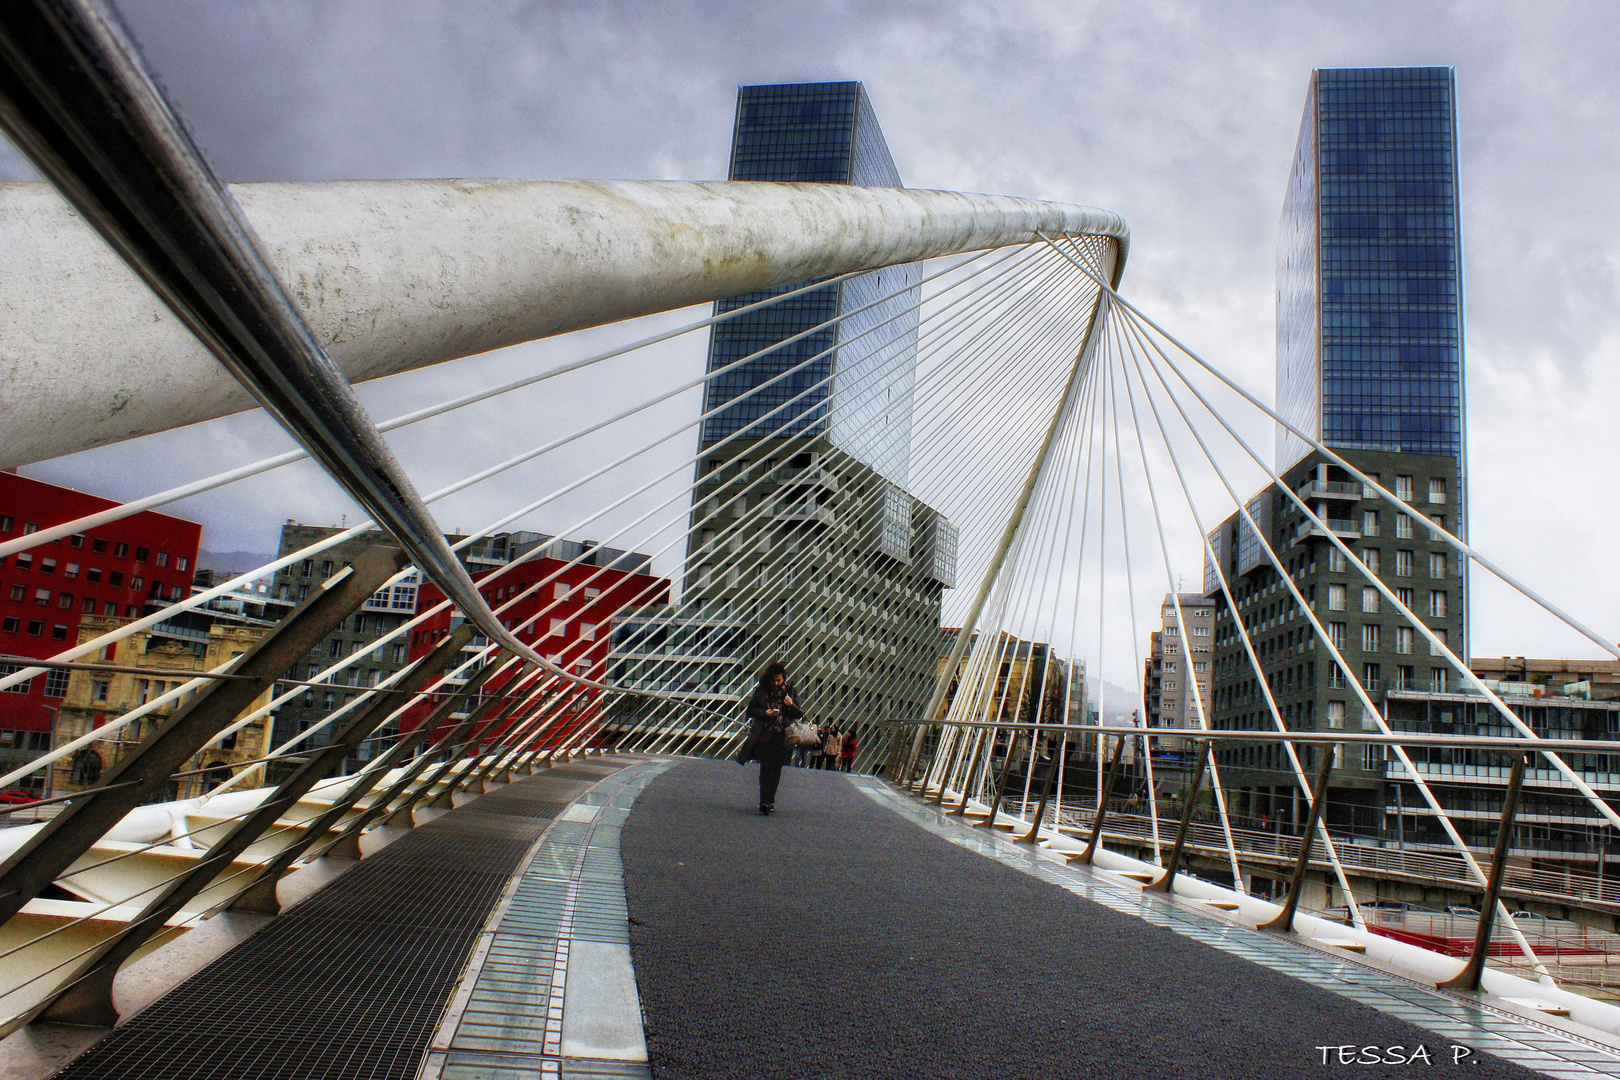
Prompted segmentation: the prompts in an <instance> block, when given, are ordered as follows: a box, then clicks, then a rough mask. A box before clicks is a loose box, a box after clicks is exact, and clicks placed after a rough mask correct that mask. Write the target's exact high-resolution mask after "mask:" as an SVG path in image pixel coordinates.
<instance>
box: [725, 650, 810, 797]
mask: <svg viewBox="0 0 1620 1080" xmlns="http://www.w3.org/2000/svg"><path fill="white" fill-rule="evenodd" d="M796 697H797V695H796V694H795V693H794V691H793V687H792V686H791V685H789V683H788V681H787V668H785V667H784V666H783V665H782V663H781V661H779V660H772V661H771V662H770V663H769V664H766V665H765V670H764V671H762V672H760V675H759V684H758V685H757V686H755V687H754V695H753V697H751V698H749V699H748V712H747V715H748V720H749V723H750V725H751V726H750V728H749V731H748V738H747V740H745V741H744V742H743V745H742V749H741V750H739V751H737V760H738V761H739V762H741V763H742V764H744V765H746V764H748V763H749V762H750V761H757V762H759V812H760V813H761V814H769V813H770V812H771V811H773V810H775V809H776V786H777V785H778V784H779V783H781V782H782V766H783V765H786V764H787V761H788V756H789V755H788V745H787V726H788V725H789V724H791V723H792V722H793V721H795V720H797V719H798V718H799V717H801V716H803V715H804V710H803V709H801V708H799V705H798V703H797V701H796Z"/></svg>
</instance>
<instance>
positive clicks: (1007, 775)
mask: <svg viewBox="0 0 1620 1080" xmlns="http://www.w3.org/2000/svg"><path fill="white" fill-rule="evenodd" d="M1015 737H1016V736H1015V735H1014V734H1013V733H1011V732H1009V733H1008V737H1007V756H1006V757H1005V758H1003V759H1002V761H1001V779H1000V780H998V781H997V782H996V801H995V802H993V803H991V804H990V816H989V817H987V818H985V819H984V822H983V824H984V827H985V828H987V829H991V830H994V829H995V827H996V815H997V814H999V813H1001V800H1002V799H1004V798H1006V796H1007V781H1008V780H1009V779H1011V777H1012V760H1013V741H1014V738H1015ZM995 749H996V747H995V743H991V744H990V751H989V752H990V755H991V757H992V758H994V757H995Z"/></svg>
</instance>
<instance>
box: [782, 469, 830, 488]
mask: <svg viewBox="0 0 1620 1080" xmlns="http://www.w3.org/2000/svg"><path fill="white" fill-rule="evenodd" d="M772 477H773V479H775V480H776V482H777V483H778V484H782V485H784V486H786V485H790V484H791V485H795V486H802V485H811V484H813V485H815V486H816V487H818V488H820V489H821V490H823V491H837V490H838V477H837V476H836V475H834V474H833V473H832V472H831V471H830V470H828V469H824V468H822V467H821V466H819V465H812V466H810V467H809V468H806V469H791V468H788V467H787V466H785V465H784V466H783V467H781V468H780V469H777V470H776V472H775V473H773V474H772Z"/></svg>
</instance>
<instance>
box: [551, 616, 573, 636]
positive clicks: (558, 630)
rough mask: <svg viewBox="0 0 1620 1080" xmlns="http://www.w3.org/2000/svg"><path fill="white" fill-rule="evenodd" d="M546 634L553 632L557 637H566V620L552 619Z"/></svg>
mask: <svg viewBox="0 0 1620 1080" xmlns="http://www.w3.org/2000/svg"><path fill="white" fill-rule="evenodd" d="M547 634H548V635H550V634H555V635H556V636H558V637H566V636H567V635H568V620H567V619H552V620H551V629H550V630H548V631H547Z"/></svg>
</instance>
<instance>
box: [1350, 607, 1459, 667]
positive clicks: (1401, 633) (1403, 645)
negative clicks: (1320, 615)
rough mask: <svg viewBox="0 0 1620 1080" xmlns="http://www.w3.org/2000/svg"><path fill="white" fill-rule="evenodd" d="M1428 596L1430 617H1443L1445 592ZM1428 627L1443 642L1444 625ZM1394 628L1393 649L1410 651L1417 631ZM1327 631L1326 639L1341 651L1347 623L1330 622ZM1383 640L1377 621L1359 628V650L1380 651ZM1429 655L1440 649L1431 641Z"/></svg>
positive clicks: (1400, 651) (1402, 627) (1415, 639)
mask: <svg viewBox="0 0 1620 1080" xmlns="http://www.w3.org/2000/svg"><path fill="white" fill-rule="evenodd" d="M1429 598H1430V604H1429V609H1430V617H1431V618H1435V619H1443V618H1445V617H1446V615H1445V610H1446V594H1445V593H1430V594H1429ZM1436 611H1438V612H1439V614H1435V612H1436ZM1430 629H1432V630H1433V631H1434V636H1435V637H1437V638H1439V639H1440V641H1441V642H1442V643H1443V642H1445V640H1446V631H1445V628H1444V627H1440V628H1434V627H1431V628H1430ZM1394 630H1395V651H1396V652H1398V653H1411V652H1412V650H1413V647H1414V645H1415V643H1416V641H1417V631H1416V629H1414V628H1413V627H1410V626H1397V627H1395V628H1394ZM1327 632H1328V640H1329V641H1330V642H1332V643H1333V647H1334V648H1335V649H1339V650H1341V651H1342V650H1343V649H1344V648H1345V647H1346V645H1347V643H1348V640H1349V637H1348V635H1349V625H1348V624H1346V623H1342V622H1330V623H1328V624H1327ZM1383 642H1384V632H1383V628H1382V627H1381V626H1379V625H1378V624H1377V623H1366V624H1364V625H1363V626H1362V628H1361V651H1362V652H1382V651H1383ZM1429 655H1430V656H1439V655H1440V650H1439V649H1437V648H1436V647H1435V646H1434V644H1433V643H1430V644H1429Z"/></svg>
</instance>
